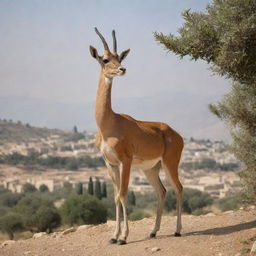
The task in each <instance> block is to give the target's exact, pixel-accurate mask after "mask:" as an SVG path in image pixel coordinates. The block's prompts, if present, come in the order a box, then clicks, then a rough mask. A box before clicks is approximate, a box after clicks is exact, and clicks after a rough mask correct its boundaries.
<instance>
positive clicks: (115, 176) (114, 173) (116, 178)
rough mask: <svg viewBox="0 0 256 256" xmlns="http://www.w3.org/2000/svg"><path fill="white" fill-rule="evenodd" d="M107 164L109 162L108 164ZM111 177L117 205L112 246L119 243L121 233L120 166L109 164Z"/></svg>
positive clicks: (111, 240)
mask: <svg viewBox="0 0 256 256" xmlns="http://www.w3.org/2000/svg"><path fill="white" fill-rule="evenodd" d="M106 163H107V162H106ZM107 168H108V173H109V176H110V177H111V179H112V182H113V187H114V192H115V205H116V227H115V231H114V234H113V237H112V238H111V239H110V240H109V242H110V243H111V244H115V243H117V239H118V237H119V235H120V233H121V215H120V213H121V211H120V210H121V207H120V206H121V205H120V199H119V194H118V193H119V190H120V171H119V168H118V166H112V165H110V164H107Z"/></svg>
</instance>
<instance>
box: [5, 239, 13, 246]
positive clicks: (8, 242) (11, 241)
mask: <svg viewBox="0 0 256 256" xmlns="http://www.w3.org/2000/svg"><path fill="white" fill-rule="evenodd" d="M14 243H15V241H14V240H6V241H4V242H3V243H2V246H7V245H11V244H14Z"/></svg>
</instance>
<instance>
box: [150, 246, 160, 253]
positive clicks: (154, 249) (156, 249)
mask: <svg viewBox="0 0 256 256" xmlns="http://www.w3.org/2000/svg"><path fill="white" fill-rule="evenodd" d="M160 250H161V249H160V248H158V247H153V248H152V249H151V252H158V251H160Z"/></svg>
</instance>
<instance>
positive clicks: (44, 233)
mask: <svg viewBox="0 0 256 256" xmlns="http://www.w3.org/2000/svg"><path fill="white" fill-rule="evenodd" d="M45 235H47V233H46V232H40V233H35V234H34V235H33V238H34V239H37V238H40V237H42V236H45Z"/></svg>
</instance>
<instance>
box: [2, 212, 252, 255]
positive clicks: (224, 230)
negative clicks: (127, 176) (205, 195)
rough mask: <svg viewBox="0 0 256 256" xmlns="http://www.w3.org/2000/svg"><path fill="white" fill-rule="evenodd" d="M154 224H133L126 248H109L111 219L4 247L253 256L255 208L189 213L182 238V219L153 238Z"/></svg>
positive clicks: (7, 250)
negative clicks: (179, 224)
mask: <svg viewBox="0 0 256 256" xmlns="http://www.w3.org/2000/svg"><path fill="white" fill-rule="evenodd" d="M153 223H154V219H153V218H149V219H143V220H141V221H136V222H130V235H129V238H128V244H126V245H122V246H120V245H111V244H108V240H109V238H110V237H111V234H112V232H113V229H114V222H113V221H109V222H108V223H106V224H102V225H98V226H90V225H86V226H80V227H78V228H73V229H72V228H71V229H68V230H65V231H64V232H58V233H53V234H50V235H47V234H44V233H38V234H35V235H34V237H33V238H30V239H27V240H19V241H15V242H13V241H6V242H4V243H2V245H1V248H0V255H1V256H24V255H28V256H97V255H101V256H103V255H106V256H110V255H111V256H119V255H120V256H126V255H127V256H128V255H129V256H133V255H139V256H145V255H151V254H152V255H153V254H154V255H156V256H158V255H159V256H161V255H164V256H167V255H168V256H186V255H188V256H201V255H203V256H208V255H215V256H229V255H230V256H231V255H232V256H239V255H240V256H242V255H250V251H251V248H252V246H253V244H254V242H255V240H256V209H255V208H254V207H250V208H248V209H241V210H238V211H235V212H233V211H229V212H225V213H221V214H217V215H216V214H213V213H209V214H207V215H202V216H191V215H184V216H183V231H182V237H174V236H173V235H172V234H173V233H174V231H175V224H176V218H175V217H169V216H165V217H163V221H162V226H161V230H160V231H159V233H158V236H157V237H156V238H155V239H149V238H148V234H149V232H150V230H151V228H152V226H153ZM255 251H256V248H255ZM251 255H253V253H252V254H251ZM255 255H256V254H255Z"/></svg>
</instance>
